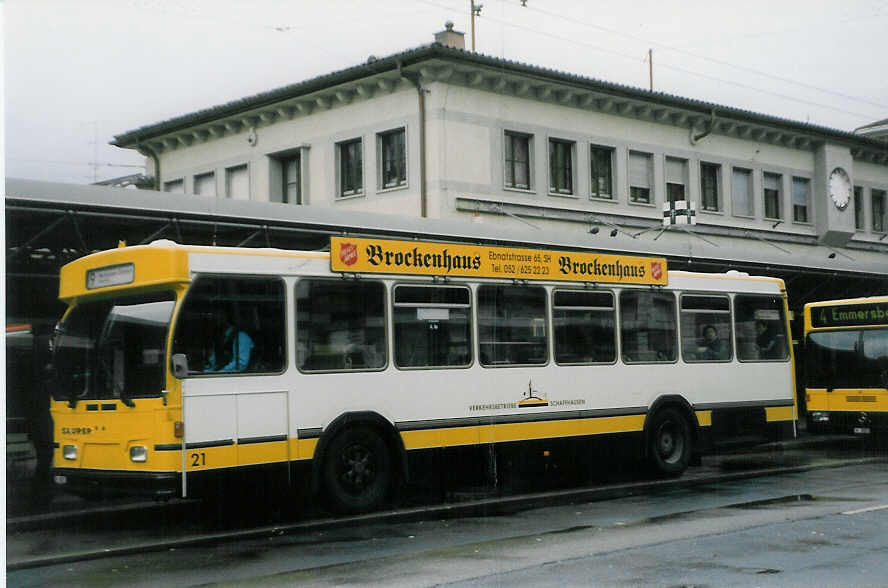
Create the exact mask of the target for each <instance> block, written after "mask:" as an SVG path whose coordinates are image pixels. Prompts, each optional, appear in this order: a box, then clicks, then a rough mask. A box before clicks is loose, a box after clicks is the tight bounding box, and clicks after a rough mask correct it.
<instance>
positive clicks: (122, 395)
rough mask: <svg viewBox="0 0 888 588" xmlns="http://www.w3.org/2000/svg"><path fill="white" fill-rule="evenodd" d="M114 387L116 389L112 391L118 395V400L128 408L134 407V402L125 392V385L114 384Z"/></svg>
mask: <svg viewBox="0 0 888 588" xmlns="http://www.w3.org/2000/svg"><path fill="white" fill-rule="evenodd" d="M115 388H116V389H115V390H114V391H115V392H116V393H117V395H118V396H120V401H121V402H122V403H124V404H125V405H126V406H128V407H129V408H134V407H135V406H136V403H135V402H133V401H132V399H131V398H130V397H129V396H128V395H127V394H126V392H125V390H126V386H124V385H123V384H115Z"/></svg>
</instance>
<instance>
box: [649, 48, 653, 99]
mask: <svg viewBox="0 0 888 588" xmlns="http://www.w3.org/2000/svg"><path fill="white" fill-rule="evenodd" d="M648 73H649V76H650V80H651V92H653V91H654V50H653V49H648Z"/></svg>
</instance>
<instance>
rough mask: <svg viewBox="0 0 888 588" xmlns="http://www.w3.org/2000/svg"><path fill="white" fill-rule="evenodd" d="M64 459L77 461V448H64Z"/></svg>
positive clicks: (69, 446)
mask: <svg viewBox="0 0 888 588" xmlns="http://www.w3.org/2000/svg"><path fill="white" fill-rule="evenodd" d="M62 457H64V458H65V459H77V446H76V445H65V446H64V447H62Z"/></svg>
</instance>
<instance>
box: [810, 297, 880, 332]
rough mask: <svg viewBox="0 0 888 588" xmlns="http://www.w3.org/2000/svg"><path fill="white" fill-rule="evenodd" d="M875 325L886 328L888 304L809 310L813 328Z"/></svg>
mask: <svg viewBox="0 0 888 588" xmlns="http://www.w3.org/2000/svg"><path fill="white" fill-rule="evenodd" d="M877 325H886V326H888V302H867V303H862V304H837V305H835V306H815V307H812V308H811V326H812V327H815V328H823V327H855V326H877Z"/></svg>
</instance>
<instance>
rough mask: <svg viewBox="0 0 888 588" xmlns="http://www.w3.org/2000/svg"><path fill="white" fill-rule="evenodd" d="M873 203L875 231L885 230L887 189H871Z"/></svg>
mask: <svg viewBox="0 0 888 588" xmlns="http://www.w3.org/2000/svg"><path fill="white" fill-rule="evenodd" d="M870 194H871V196H870V197H871V198H872V205H873V232H874V233H884V232H885V190H875V189H874V190H871V191H870Z"/></svg>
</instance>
